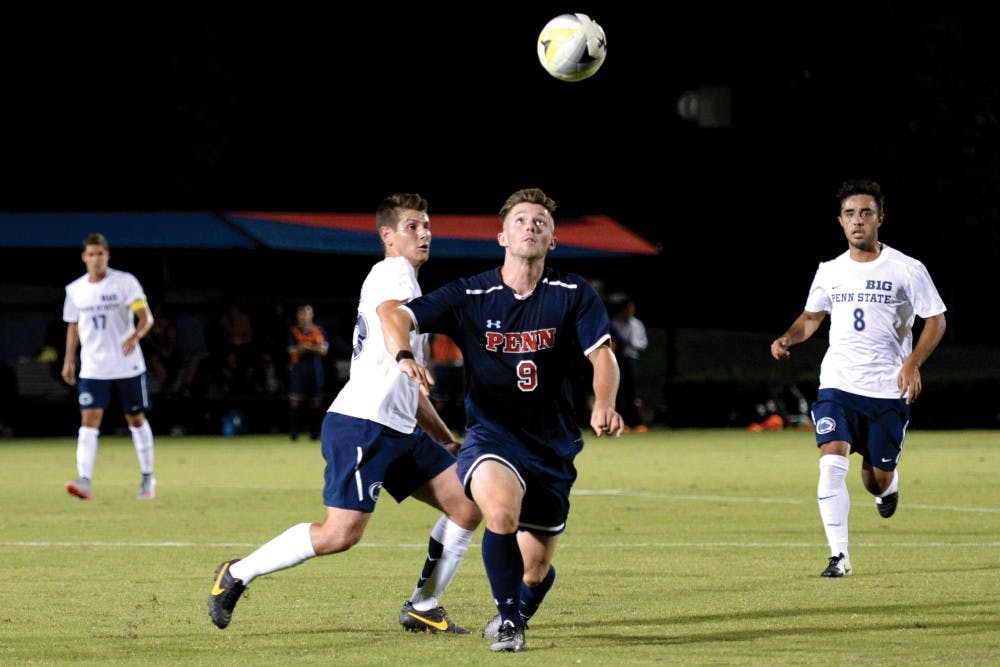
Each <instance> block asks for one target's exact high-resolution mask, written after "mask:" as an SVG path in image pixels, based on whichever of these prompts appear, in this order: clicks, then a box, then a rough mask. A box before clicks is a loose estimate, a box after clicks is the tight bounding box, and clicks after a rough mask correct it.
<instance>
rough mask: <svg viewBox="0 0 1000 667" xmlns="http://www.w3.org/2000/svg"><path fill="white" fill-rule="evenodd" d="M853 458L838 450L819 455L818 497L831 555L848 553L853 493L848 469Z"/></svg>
mask: <svg viewBox="0 0 1000 667" xmlns="http://www.w3.org/2000/svg"><path fill="white" fill-rule="evenodd" d="M850 467H851V465H850V461H849V460H848V458H847V457H846V456H841V455H839V454H824V455H823V456H821V457H819V484H817V486H816V497H817V500H818V502H819V515H820V518H822V519H823V530H825V531H826V541H827V542H828V543H829V544H830V555H831V556H836V555H838V554H844V555H845V556H846V555H848V552H847V515H848V514H849V513H850V511H851V496H850V494H849V493H848V492H847V481H846V480H847V471H848V470H849V469H850Z"/></svg>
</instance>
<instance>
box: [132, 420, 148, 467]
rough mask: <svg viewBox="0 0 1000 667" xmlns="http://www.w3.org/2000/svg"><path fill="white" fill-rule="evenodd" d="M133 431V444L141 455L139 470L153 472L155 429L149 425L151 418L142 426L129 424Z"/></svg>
mask: <svg viewBox="0 0 1000 667" xmlns="http://www.w3.org/2000/svg"><path fill="white" fill-rule="evenodd" d="M128 430H129V431H131V432H132V444H134V445H135V453H136V456H138V457H139V472H141V473H142V474H143V475H151V474H152V473H153V429H152V428H150V426H149V420H148V419H146V420H144V421H143V422H142V426H129V427H128Z"/></svg>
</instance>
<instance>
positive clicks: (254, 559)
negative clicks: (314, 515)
mask: <svg viewBox="0 0 1000 667" xmlns="http://www.w3.org/2000/svg"><path fill="white" fill-rule="evenodd" d="M311 525H312V524H310V523H300V524H296V525H294V526H292V527H291V528H289V529H288V530H286V531H285V532H283V533H282V534H281V535H278V536H277V537H276V538H274V539H273V540H271V541H270V542H268V543H267V544H264V545H263V546H261V547H259V548H258V549H257V550H256V551H254V552H253V553H252V554H250V555H249V556H247V557H246V558H243V559H242V560H240V561H239V562H237V563H233V565H232V566H231V567H230V568H229V572H230V574H232V575H233V578H235V579H239V580H240V581H242V582H243V585H244V586H246V585H247V584H249V583H250V582H251V581H253V580H254V579H256V578H257V577H259V576H260V575H262V574H270V573H272V572H277V571H278V570H284V569H286V568H289V567H293V566H295V565H298V564H299V563H302V562H304V561H307V560H309V559H310V558H312V557H314V556H315V555H316V550H315V549H313V545H312V538H311V537H310V536H309V527H310V526H311Z"/></svg>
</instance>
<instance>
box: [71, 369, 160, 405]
mask: <svg viewBox="0 0 1000 667" xmlns="http://www.w3.org/2000/svg"><path fill="white" fill-rule="evenodd" d="M112 387H114V388H115V390H116V391H117V392H118V398H119V400H120V401H121V403H122V410H123V412H124V413H125V414H127V415H137V414H139V413H141V412H149V410H150V408H151V407H152V403H151V402H150V400H149V387H148V386H147V385H146V374H145V373H143V374H142V375H136V376H135V377H131V378H121V379H118V380H95V379H93V378H80V379H79V381H78V382H77V394H76V396H77V400H78V401H79V403H80V409H81V410H91V409H94V408H100V409H102V410H103V409H105V408H107V407H108V403H110V402H111V388H112Z"/></svg>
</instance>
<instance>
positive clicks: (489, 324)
mask: <svg viewBox="0 0 1000 667" xmlns="http://www.w3.org/2000/svg"><path fill="white" fill-rule="evenodd" d="M486 328H487V329H499V328H500V320H486Z"/></svg>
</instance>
